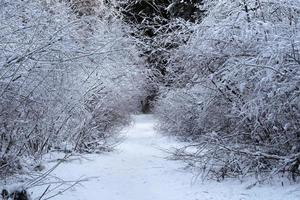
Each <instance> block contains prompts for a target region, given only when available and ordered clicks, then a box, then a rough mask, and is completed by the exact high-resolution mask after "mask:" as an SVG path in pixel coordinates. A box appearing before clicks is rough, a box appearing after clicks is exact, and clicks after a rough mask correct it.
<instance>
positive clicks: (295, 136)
mask: <svg viewBox="0 0 300 200" xmlns="http://www.w3.org/2000/svg"><path fill="white" fill-rule="evenodd" d="M205 6H207V7H206V10H208V13H207V16H206V17H205V18H204V19H203V21H202V22H201V23H200V24H199V25H196V27H195V29H196V31H195V33H194V34H193V36H192V37H191V39H190V41H189V42H188V44H187V45H185V46H183V47H181V48H180V49H179V50H178V51H177V52H176V53H175V54H174V55H173V56H172V59H171V60H170V65H169V68H168V71H169V73H170V74H171V75H170V76H169V79H170V80H171V81H172V82H173V88H171V89H170V88H167V89H166V91H165V92H164V93H163V94H162V95H161V99H160V101H159V103H158V106H157V108H156V112H157V115H158V116H159V118H160V120H159V121H160V128H161V129H162V130H163V131H165V132H166V131H167V132H168V133H169V134H172V135H176V136H180V138H181V139H184V140H186V139H187V138H190V139H192V140H193V141H194V142H195V144H193V145H192V147H193V148H194V147H195V146H197V148H198V149H197V151H196V152H195V151H193V150H189V148H187V149H185V150H180V151H178V152H176V156H177V158H180V159H187V160H190V161H191V162H194V164H195V165H196V166H198V167H200V168H201V169H202V170H204V172H206V174H207V173H208V174H210V175H213V176H214V177H216V178H218V179H221V178H224V177H227V176H244V175H251V174H255V175H259V176H258V178H261V175H268V176H267V177H269V176H272V175H274V174H276V173H279V172H282V173H286V174H287V175H288V176H290V177H292V178H293V179H295V178H296V177H297V176H298V175H299V174H300V170H299V165H300V132H299V130H300V121H299V119H300V97H299V94H300V23H299V18H300V3H299V2H298V1H293V0H280V1H275V0H274V1H273V0H271V1H270V0H244V1H239V0H232V1H225V0H215V1H206V3H205ZM174 119H175V120H174ZM263 177H265V176H263Z"/></svg>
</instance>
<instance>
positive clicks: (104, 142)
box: [0, 0, 143, 177]
mask: <svg viewBox="0 0 300 200" xmlns="http://www.w3.org/2000/svg"><path fill="white" fill-rule="evenodd" d="M47 2H48V1H32V0H15V1H11V0H2V1H1V2H0V4H1V5H0V177H5V176H8V175H9V174H12V173H15V172H16V171H19V170H21V169H25V168H24V166H27V167H28V166H29V165H28V164H30V162H31V161H32V158H34V159H35V161H38V160H39V159H40V158H41V157H42V156H43V154H44V153H46V152H49V151H51V150H54V149H56V150H68V151H79V152H100V151H103V150H107V148H110V147H111V145H112V144H113V142H114V140H113V139H111V138H112V137H111V136H113V135H115V133H117V132H118V130H119V128H120V127H121V126H123V125H125V124H127V123H128V122H129V118H128V115H129V112H131V111H133V110H136V108H137V106H138V105H139V101H140V100H139V98H140V97H139V96H140V94H142V91H141V90H140V85H142V81H143V79H142V77H143V76H142V74H141V70H140V65H141V63H142V61H141V59H140V58H139V57H138V56H137V55H138V54H139V53H138V52H137V51H136V49H135V47H134V45H133V41H132V40H130V39H129V38H128V37H126V31H127V30H128V28H127V27H126V26H124V25H122V23H121V21H120V20H118V19H117V18H116V17H114V15H113V13H112V12H111V11H110V10H109V9H106V7H104V6H102V5H103V4H97V5H98V6H96V7H92V10H93V12H90V11H91V9H86V8H84V7H80V4H75V2H73V1H72V2H71V3H66V2H63V3H62V1H59V0H57V1H49V3H47ZM88 8H90V7H88ZM29 168H30V166H29Z"/></svg>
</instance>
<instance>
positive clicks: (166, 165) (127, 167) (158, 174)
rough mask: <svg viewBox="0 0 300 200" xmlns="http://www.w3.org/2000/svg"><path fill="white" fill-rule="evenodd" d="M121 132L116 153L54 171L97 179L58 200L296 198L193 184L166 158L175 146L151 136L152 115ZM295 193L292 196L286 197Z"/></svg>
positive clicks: (236, 186)
mask: <svg viewBox="0 0 300 200" xmlns="http://www.w3.org/2000/svg"><path fill="white" fill-rule="evenodd" d="M134 121H135V124H134V125H133V126H131V127H128V128H127V129H126V130H124V131H123V132H124V134H126V135H127V139H126V140H125V141H124V142H123V143H122V144H121V145H120V146H118V148H117V150H116V151H115V152H111V153H106V154H102V155H92V156H89V160H82V161H73V162H70V163H66V164H63V165H62V166H60V167H59V169H57V171H56V172H55V173H56V175H57V176H59V177H62V178H63V179H65V180H74V179H78V178H80V177H82V176H84V177H97V178H95V179H91V180H90V181H88V182H85V183H83V184H82V185H80V186H77V187H75V188H74V189H71V190H69V191H67V192H65V193H63V194H62V195H59V196H57V197H55V199H61V200H69V199H70V200H71V199H72V200H90V199H93V200H94V199H95V200H209V199H210V200H246V199H264V200H267V199H270V200H271V199H272V200H276V199H278V200H280V199H285V200H287V199H295V194H293V191H290V190H285V189H281V190H278V186H277V187H275V186H274V187H273V186H268V187H256V188H254V189H252V190H246V189H245V187H246V186H245V185H241V184H240V183H239V182H238V181H236V182H234V181H230V182H222V183H217V182H205V183H202V182H201V181H199V182H197V183H196V184H191V180H192V178H193V175H192V174H191V173H189V172H187V171H185V170H183V169H182V167H183V166H184V165H183V164H182V163H181V162H175V161H169V160H166V159H164V158H165V157H166V156H167V155H166V153H165V152H164V151H161V148H170V147H171V146H176V145H178V144H176V142H175V141H170V140H169V139H167V138H163V137H162V136H160V135H159V134H156V133H155V131H154V124H155V120H154V119H153V117H152V116H151V115H139V116H135V117H134ZM290 194H293V195H290ZM299 199H300V198H299Z"/></svg>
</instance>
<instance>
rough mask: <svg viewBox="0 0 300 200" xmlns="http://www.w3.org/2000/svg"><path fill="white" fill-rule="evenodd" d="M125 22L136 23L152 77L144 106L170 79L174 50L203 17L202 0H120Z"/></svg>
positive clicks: (146, 108)
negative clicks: (168, 74)
mask: <svg viewBox="0 0 300 200" xmlns="http://www.w3.org/2000/svg"><path fill="white" fill-rule="evenodd" d="M116 2H117V4H116V5H117V7H118V10H119V11H120V12H121V16H122V19H123V21H124V22H126V23H127V24H129V25H130V26H131V27H132V32H131V35H132V36H133V37H134V38H136V39H137V40H138V41H137V46H138V47H139V49H140V50H141V56H142V57H143V58H144V59H145V60H146V66H145V67H146V68H147V69H148V71H147V76H148V79H147V80H148V81H147V84H146V85H145V90H146V93H147V95H146V97H145V100H144V102H143V106H144V107H143V110H144V111H149V108H150V107H151V106H149V104H151V102H153V101H154V100H155V98H156V96H157V93H158V91H159V86H160V85H168V84H169V83H168V82H166V80H165V76H166V73H167V71H166V66H167V64H168V60H169V58H170V53H171V51H172V50H174V49H176V48H178V47H179V46H180V45H182V44H184V43H185V42H186V41H187V39H188V37H189V35H190V34H191V32H192V30H191V29H190V26H187V25H188V24H189V23H194V22H196V21H198V20H200V19H201V16H202V14H203V11H202V9H201V7H200V4H201V2H202V1H201V0H181V1H179V0H151V1H148V0H137V1H130V0H117V1H116Z"/></svg>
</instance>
